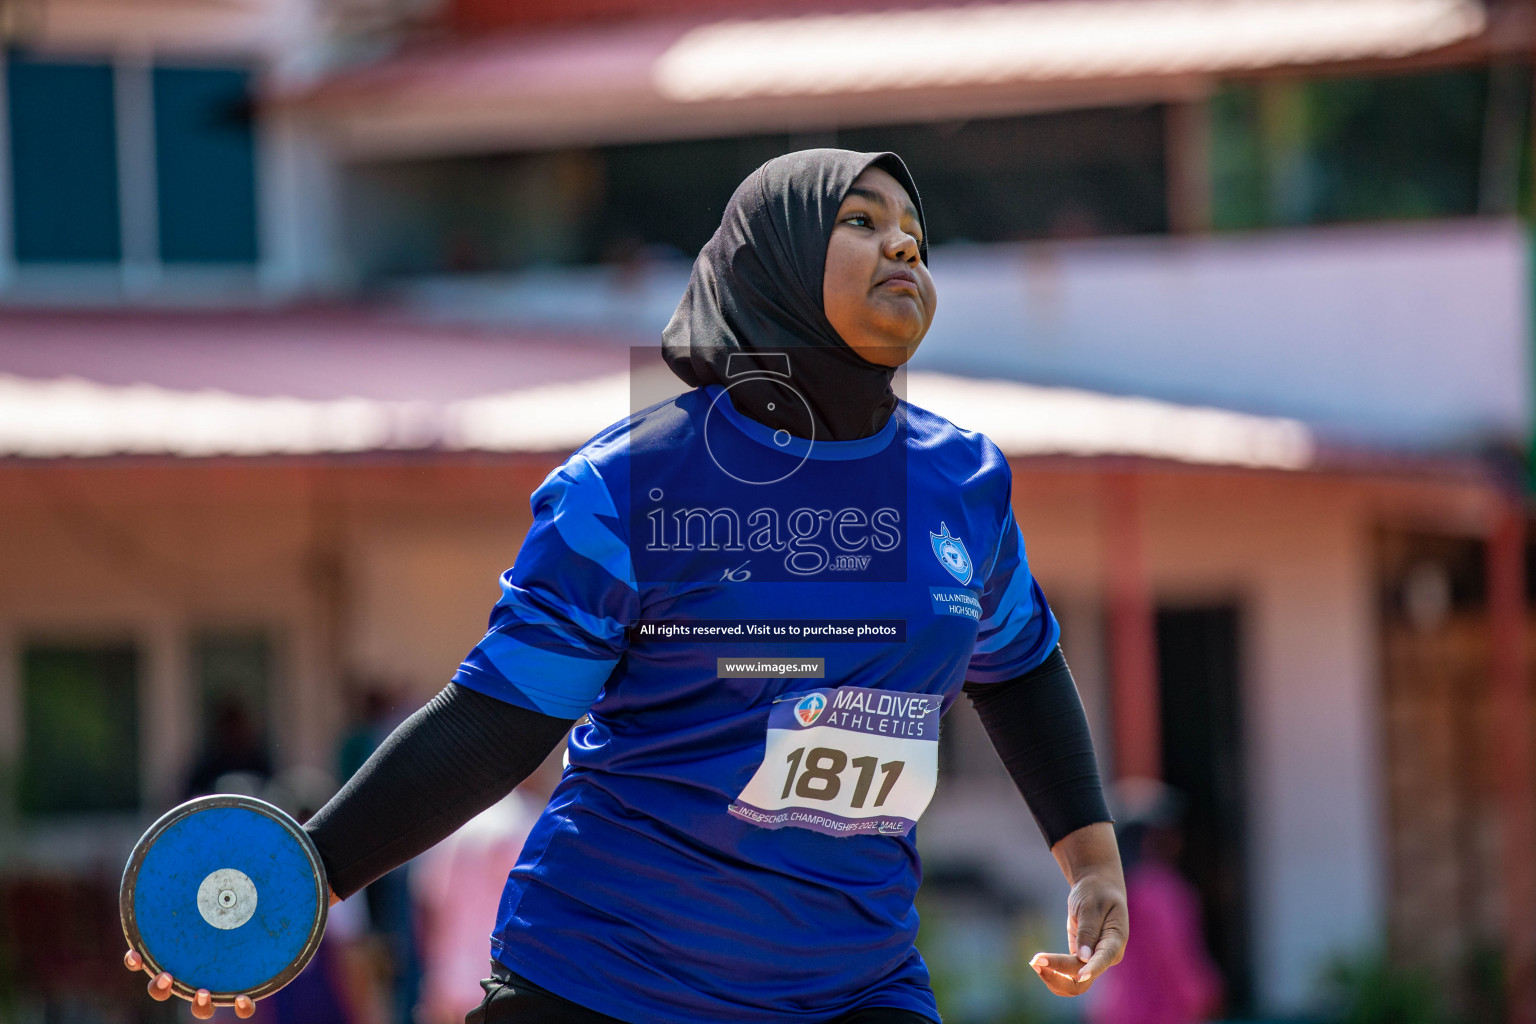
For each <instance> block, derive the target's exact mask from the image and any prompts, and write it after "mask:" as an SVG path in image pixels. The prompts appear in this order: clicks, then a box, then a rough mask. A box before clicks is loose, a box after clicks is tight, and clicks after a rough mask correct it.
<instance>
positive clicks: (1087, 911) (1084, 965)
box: [1029, 821, 1130, 996]
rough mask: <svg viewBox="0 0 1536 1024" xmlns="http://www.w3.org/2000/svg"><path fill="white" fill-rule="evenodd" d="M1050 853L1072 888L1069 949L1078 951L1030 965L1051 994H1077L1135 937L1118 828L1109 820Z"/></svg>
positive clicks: (1074, 834)
mask: <svg viewBox="0 0 1536 1024" xmlns="http://www.w3.org/2000/svg"><path fill="white" fill-rule="evenodd" d="M1051 854H1052V856H1054V857H1055V858H1056V863H1057V864H1058V865H1060V866H1061V873H1062V874H1063V875H1065V876H1066V879H1067V884H1069V885H1070V886H1071V887H1072V889H1071V891H1070V892H1068V894H1067V948H1068V949H1071V950H1074V951H1075V953H1065V954H1063V953H1036V954H1035V956H1034V958H1033V959H1032V960H1030V962H1029V965H1030V966H1031V967H1033V968H1034V969H1035V973H1036V974H1038V975H1040V979H1041V980H1042V981H1044V982H1045V984H1046V986H1047V987H1048V988H1049V989H1050V990H1051V991H1052V992H1055V993H1056V994H1057V995H1060V996H1075V995H1080V994H1082V993H1084V992H1086V991H1088V987H1089V986H1090V985H1092V984H1093V979H1095V978H1097V977H1098V976H1099V975H1100V974H1103V973H1104V971H1105V970H1106V969H1107V968H1109V967H1113V966H1114V965H1115V964H1117V963H1119V962H1120V958H1121V957H1122V956H1124V955H1125V943H1126V939H1127V938H1128V937H1129V936H1130V917H1129V914H1128V913H1127V910H1126V898H1125V873H1124V871H1123V870H1122V869H1121V867H1120V847H1119V844H1118V843H1116V842H1115V828H1114V826H1113V825H1111V824H1110V823H1109V822H1107V821H1101V822H1096V823H1095V824H1092V825H1084V826H1083V827H1082V828H1080V829H1078V830H1076V831H1075V832H1071V833H1069V834H1068V835H1066V836H1064V837H1063V838H1062V839H1061V840H1060V841H1059V842H1057V843H1056V845H1055V846H1052V847H1051Z"/></svg>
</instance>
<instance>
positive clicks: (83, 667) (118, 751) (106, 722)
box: [17, 645, 139, 815]
mask: <svg viewBox="0 0 1536 1024" xmlns="http://www.w3.org/2000/svg"><path fill="white" fill-rule="evenodd" d="M21 661H22V666H21V678H22V715H23V734H22V756H21V773H20V779H19V783H20V792H19V794H18V797H19V799H18V801H17V803H18V806H19V808H20V810H21V812H22V813H23V814H27V815H47V814H64V813H74V812H81V811H131V810H134V809H136V808H137V807H138V806H139V697H138V654H137V652H136V651H135V650H134V648H133V647H131V646H128V645H118V646H84V645H68V646H66V645H35V646H29V647H27V648H26V649H25V650H24V651H23V653H22V659H21Z"/></svg>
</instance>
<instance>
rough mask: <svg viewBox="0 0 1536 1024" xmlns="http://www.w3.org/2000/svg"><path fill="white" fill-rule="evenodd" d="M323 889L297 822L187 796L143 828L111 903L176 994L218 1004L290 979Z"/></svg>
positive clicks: (317, 929) (266, 991) (321, 910)
mask: <svg viewBox="0 0 1536 1024" xmlns="http://www.w3.org/2000/svg"><path fill="white" fill-rule="evenodd" d="M329 895H330V893H329V887H328V886H327V885H326V884H325V869H324V867H323V866H322V865H321V863H320V854H319V852H318V851H317V850H316V849H315V844H314V843H312V842H310V839H309V836H308V835H306V834H305V832H304V829H302V828H301V827H300V826H299V823H298V822H296V821H294V820H293V819H292V818H290V817H289V816H288V815H286V814H284V813H283V812H282V811H280V810H279V809H277V808H276V807H273V806H272V805H271V804H269V803H266V802H265V801H262V800H257V799H254V798H253V797H248V796H233V795H219V796H205V797H199V798H198V799H196V800H189V801H188V802H186V803H184V804H182V805H181V806H180V807H177V808H175V809H173V810H171V811H168V812H167V813H166V814H165V815H164V816H163V817H162V818H161V819H160V820H159V821H157V822H155V824H154V825H153V826H152V827H151V828H150V830H149V831H148V832H146V833H144V837H143V838H142V839H140V840H139V842H138V845H137V846H135V847H134V848H133V855H132V856H130V857H129V858H128V867H127V868H126V869H124V871H123V887H122V890H121V892H120V893H119V896H118V907H119V910H120V911H121V913H122V917H123V935H124V936H126V937H127V939H128V945H129V946H130V947H131V948H133V949H135V950H137V951H138V952H139V955H140V956H142V957H143V958H144V962H145V964H147V965H148V967H149V969H150V971H151V972H153V973H154V974H159V973H160V972H161V971H169V972H170V973H171V977H172V978H174V979H175V986H174V987H175V990H176V992H177V993H178V994H180V995H183V996H185V997H187V998H189V999H190V998H192V996H193V995H195V994H196V992H197V990H198V989H200V988H205V989H207V990H208V991H209V993H210V994H211V995H212V996H213V1001H214V1002H215V1003H217V1004H221V1005H228V1004H231V1003H233V1002H234V1001H235V997H236V996H238V995H248V996H250V997H251V998H252V999H259V998H261V997H262V996H268V995H271V994H272V993H273V992H276V991H277V990H278V989H280V988H282V987H283V986H284V985H286V984H288V982H290V981H292V980H293V979H294V978H295V977H297V976H298V973H299V972H300V971H302V970H303V969H304V966H305V965H306V964H307V963H309V960H310V957H312V956H314V955H315V950H316V948H318V947H319V945H320V937H321V936H322V935H324V934H325V915H326V908H327V902H328V900H327V897H328V896H329Z"/></svg>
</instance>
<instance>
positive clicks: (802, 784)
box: [779, 747, 907, 807]
mask: <svg viewBox="0 0 1536 1024" xmlns="http://www.w3.org/2000/svg"><path fill="white" fill-rule="evenodd" d="M802 758H804V760H805V771H803V772H802V771H801V770H800V762H801V759H802ZM785 760H786V761H787V762H788V763H789V774H788V775H786V776H785V777H784V792H783V793H781V794H780V795H779V797H780V799H782V800H788V799H789V794H790V791H791V790H793V791H794V793H795V795H796V796H801V797H805V798H806V799H807V800H836V799H837V795H838V793H839V792H841V791H842V788H843V780H842V772H843V769H844V768H847V767H848V765H849V761H848V755H847V754H845V753H843V752H842V751H841V750H838V749H837V748H836V747H812V748H811V749H810V751H809V752H807V751H806V749H805V748H804V747H798V748H796V749H795V750H794V751H793V752H792V753H791V754H790V755H789V756H788V757H787V758H785ZM852 764H853V767H855V768H857V769H858V771H859V780H858V782H857V783H855V784H854V787H853V798H852V799H851V800H849V801H848V803H849V806H851V807H863V806H864V801H865V800H866V799H868V797H869V787H870V786H871V785H872V784H873V783H874V781H875V769H876V768H877V767H878V768H879V769H880V771H881V772H883V773H884V776H885V777H884V778H883V779H882V780H881V782H880V792H879V793H877V794H875V803H874V806H876V807H879V806H880V805H881V804H883V803H885V798H886V797H888V796H890V795H891V787H892V786H894V785H896V780H897V779H899V778H901V770H902V769H903V768H905V767H906V766H907V763H906V762H905V761H887V762H885V764H880V759H879V758H876V757H856V758H854V759H853V761H852ZM797 775H798V776H799V780H798V781H797V780H796V776H797Z"/></svg>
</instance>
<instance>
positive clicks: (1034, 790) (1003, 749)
mask: <svg viewBox="0 0 1536 1024" xmlns="http://www.w3.org/2000/svg"><path fill="white" fill-rule="evenodd" d="M965 693H966V696H968V697H970V698H971V703H972V704H973V705H975V707H976V713H977V715H979V716H980V717H981V724H982V725H983V726H985V727H986V730H987V736H988V737H989V738H990V739H991V740H992V746H993V747H995V748H997V753H998V755H999V756H1000V757H1002V759H1003V765H1004V766H1005V767H1006V768H1007V769H1008V774H1009V775H1011V776H1012V777H1013V783H1014V785H1016V786H1018V787H1019V792H1020V793H1022V794H1024V800H1025V802H1026V803H1027V804H1029V810H1030V813H1032V814H1033V815H1034V816H1035V822H1036V824H1038V825H1039V826H1040V831H1041V832H1042V833H1043V834H1044V835H1045V841H1046V842H1047V843H1048V844H1049V845H1051V846H1055V845H1056V843H1057V841H1058V840H1060V839H1061V838H1062V837H1063V836H1065V835H1067V834H1068V833H1070V832H1075V831H1076V830H1077V829H1080V828H1082V827H1083V826H1084V825H1092V824H1093V823H1094V822H1097V821H1110V820H1111V818H1110V814H1109V807H1108V805H1107V804H1105V802H1104V788H1103V786H1102V785H1101V784H1100V783H1099V765H1098V761H1097V759H1096V758H1095V757H1094V754H1093V737H1092V736H1091V735H1090V734H1089V732H1088V716H1087V715H1085V714H1084V713H1083V701H1082V698H1081V697H1079V696H1078V693H1077V684H1076V683H1074V682H1073V681H1072V670H1071V669H1069V668H1067V659H1066V657H1065V656H1063V655H1062V653H1061V648H1060V647H1057V648H1056V649H1055V650H1054V651H1052V652H1051V655H1050V657H1048V658H1046V659H1045V661H1044V662H1042V663H1041V664H1040V665H1039V667H1037V668H1034V669H1031V670H1030V671H1028V672H1026V673H1024V675H1022V676H1018V677H1017V678H1014V679H1010V680H1008V681H1007V682H1002V683H991V684H982V683H966V684H965Z"/></svg>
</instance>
